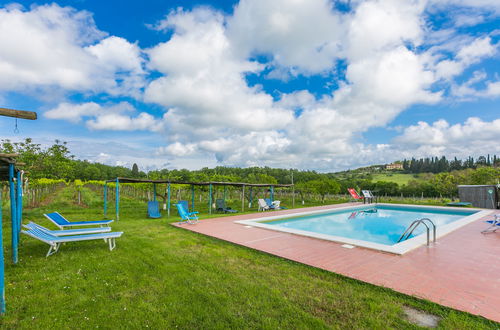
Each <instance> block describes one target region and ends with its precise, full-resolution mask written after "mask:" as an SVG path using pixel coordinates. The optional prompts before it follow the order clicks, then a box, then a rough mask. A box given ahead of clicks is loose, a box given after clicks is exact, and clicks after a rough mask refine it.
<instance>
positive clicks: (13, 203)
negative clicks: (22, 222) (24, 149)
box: [9, 164, 17, 263]
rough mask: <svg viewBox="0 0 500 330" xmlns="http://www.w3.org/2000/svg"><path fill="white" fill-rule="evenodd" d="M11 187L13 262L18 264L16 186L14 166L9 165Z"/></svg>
mask: <svg viewBox="0 0 500 330" xmlns="http://www.w3.org/2000/svg"><path fill="white" fill-rule="evenodd" d="M9 187H10V217H11V219H10V221H11V223H12V233H11V239H12V261H13V262H14V263H17V228H16V226H17V219H16V218H17V207H16V204H17V203H16V187H15V185H14V164H9Z"/></svg>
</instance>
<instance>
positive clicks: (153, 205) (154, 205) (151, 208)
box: [148, 201, 161, 219]
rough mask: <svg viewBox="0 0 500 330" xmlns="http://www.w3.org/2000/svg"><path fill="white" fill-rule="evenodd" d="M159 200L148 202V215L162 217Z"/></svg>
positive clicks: (156, 217) (155, 217)
mask: <svg viewBox="0 0 500 330" xmlns="http://www.w3.org/2000/svg"><path fill="white" fill-rule="evenodd" d="M158 205H159V204H158V201H149V202H148V217H150V218H153V219H158V218H160V217H161V214H160V208H159V206H158Z"/></svg>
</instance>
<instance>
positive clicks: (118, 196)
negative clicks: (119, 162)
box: [115, 178, 120, 221]
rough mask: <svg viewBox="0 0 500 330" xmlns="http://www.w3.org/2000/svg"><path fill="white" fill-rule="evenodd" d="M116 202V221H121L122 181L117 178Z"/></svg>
mask: <svg viewBox="0 0 500 330" xmlns="http://www.w3.org/2000/svg"><path fill="white" fill-rule="evenodd" d="M115 189H116V198H115V200H116V202H115V209H116V221H118V220H120V179H118V178H116V188H115Z"/></svg>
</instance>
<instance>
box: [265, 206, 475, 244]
mask: <svg viewBox="0 0 500 330" xmlns="http://www.w3.org/2000/svg"><path fill="white" fill-rule="evenodd" d="M476 212H477V211H471V210H435V209H430V208H424V209H422V208H412V207H406V206H405V207H400V206H399V207H398V206H387V205H383V206H382V205H378V206H376V207H375V206H367V207H366V208H363V209H350V210H345V209H344V210H337V211H332V212H329V213H321V214H314V215H306V216H300V217H294V218H288V219H280V220H276V221H266V222H265V224H267V225H272V226H277V227H281V228H287V229H296V230H303V231H308V232H313V233H318V234H326V235H332V236H342V237H347V238H352V239H357V240H363V241H369V242H374V243H379V244H385V245H393V244H396V243H397V241H398V239H399V237H400V236H401V234H403V232H404V231H405V230H406V228H407V227H408V226H409V225H410V224H411V223H412V222H413V221H414V220H417V219H421V218H429V219H431V220H432V221H433V222H434V223H435V224H436V227H440V226H443V225H446V224H448V223H450V222H454V221H457V220H459V219H461V218H463V217H466V216H469V215H471V214H474V213H476ZM424 231H425V227H424V226H419V227H418V228H417V229H416V230H415V231H414V235H413V236H417V235H420V234H421V233H423V232H424Z"/></svg>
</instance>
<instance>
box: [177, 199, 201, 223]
mask: <svg viewBox="0 0 500 330" xmlns="http://www.w3.org/2000/svg"><path fill="white" fill-rule="evenodd" d="M175 206H176V207H177V211H178V212H179V215H180V217H181V223H182V222H183V221H185V222H187V223H190V224H195V223H197V222H198V216H197V215H196V214H198V212H188V211H186V209H185V208H184V206H183V205H182V204H175Z"/></svg>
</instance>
